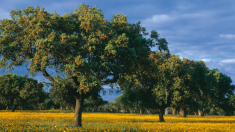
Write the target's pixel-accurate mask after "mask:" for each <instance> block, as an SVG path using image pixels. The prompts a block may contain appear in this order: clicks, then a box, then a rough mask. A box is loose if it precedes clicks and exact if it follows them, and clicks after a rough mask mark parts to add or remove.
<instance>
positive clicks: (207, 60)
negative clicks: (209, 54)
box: [200, 59, 211, 62]
mask: <svg viewBox="0 0 235 132" xmlns="http://www.w3.org/2000/svg"><path fill="white" fill-rule="evenodd" d="M200 60H202V61H204V62H209V61H211V59H200Z"/></svg>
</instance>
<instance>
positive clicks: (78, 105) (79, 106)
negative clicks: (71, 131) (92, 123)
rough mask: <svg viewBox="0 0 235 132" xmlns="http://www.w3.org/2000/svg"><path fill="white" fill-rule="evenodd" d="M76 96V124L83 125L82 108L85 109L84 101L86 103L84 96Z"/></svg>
mask: <svg viewBox="0 0 235 132" xmlns="http://www.w3.org/2000/svg"><path fill="white" fill-rule="evenodd" d="M75 98H76V106H75V111H74V122H73V123H74V125H75V126H77V127H82V110H83V103H84V98H83V97H82V96H81V94H80V97H75Z"/></svg>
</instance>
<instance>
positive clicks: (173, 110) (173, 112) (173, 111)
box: [171, 107, 176, 115]
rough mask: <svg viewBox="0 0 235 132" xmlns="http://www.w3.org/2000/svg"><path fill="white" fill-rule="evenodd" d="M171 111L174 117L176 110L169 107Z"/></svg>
mask: <svg viewBox="0 0 235 132" xmlns="http://www.w3.org/2000/svg"><path fill="white" fill-rule="evenodd" d="M171 111H172V115H175V113H176V108H175V107H171Z"/></svg>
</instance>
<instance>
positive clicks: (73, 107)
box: [72, 105, 75, 113]
mask: <svg viewBox="0 0 235 132" xmlns="http://www.w3.org/2000/svg"><path fill="white" fill-rule="evenodd" d="M72 109H73V113H74V111H75V106H74V105H73V106H72Z"/></svg>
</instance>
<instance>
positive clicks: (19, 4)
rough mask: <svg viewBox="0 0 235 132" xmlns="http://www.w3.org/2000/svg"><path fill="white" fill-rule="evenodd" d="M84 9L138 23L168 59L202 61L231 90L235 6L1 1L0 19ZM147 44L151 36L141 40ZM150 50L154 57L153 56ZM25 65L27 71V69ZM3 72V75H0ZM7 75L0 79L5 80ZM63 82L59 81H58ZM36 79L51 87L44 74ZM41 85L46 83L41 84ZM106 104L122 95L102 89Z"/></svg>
mask: <svg viewBox="0 0 235 132" xmlns="http://www.w3.org/2000/svg"><path fill="white" fill-rule="evenodd" d="M82 3H85V5H89V7H93V6H95V5H96V8H100V9H101V12H102V13H103V14H104V18H105V19H106V20H109V21H111V19H112V15H113V14H115V15H116V14H122V13H123V15H126V16H127V21H128V22H129V23H137V22H138V21H140V22H141V26H142V27H145V28H146V30H147V32H148V33H151V31H152V30H156V31H157V32H158V33H159V34H160V37H161V38H165V39H166V40H167V42H168V47H169V49H170V53H171V54H175V55H179V56H180V57H181V58H183V57H184V58H188V59H190V60H195V61H199V60H203V61H204V62H205V64H206V65H207V66H208V67H209V68H210V69H214V68H217V69H218V70H219V71H220V72H223V73H225V74H227V75H228V76H229V77H231V79H232V80H233V82H232V84H235V83H234V81H235V68H234V67H235V52H234V51H235V26H234V22H235V8H234V7H235V1H234V0H213V1H212V0H207V1H205V0H197V1H193V2H192V1H188V0H170V1H166V0H145V1H143V0H128V1H127V0H118V1H112V0H99V1H98V0H50V1H49V0H40V1H39V0H20V1H19V0H1V4H0V12H1V14H0V19H1V20H2V19H5V18H7V19H12V18H11V17H10V11H11V10H16V9H17V8H18V9H19V10H22V9H23V8H24V9H26V8H27V7H29V6H32V7H34V8H35V7H36V6H37V5H38V6H39V7H40V8H41V7H44V9H45V11H47V12H49V13H54V11H55V10H56V13H58V14H59V15H60V16H62V15H64V13H67V14H69V13H70V12H71V13H74V9H78V6H80V5H81V4H82ZM144 37H145V38H150V36H144ZM156 50H157V47H153V48H152V51H156ZM28 66H29V64H28V65H27V67H28ZM0 70H2V69H0ZM47 70H48V72H49V74H50V75H51V76H53V77H55V76H56V73H55V70H53V69H49V68H47ZM7 73H8V72H7V70H6V71H5V72H4V73H3V74H2V73H1V72H0V76H1V75H5V74H7ZM10 73H15V74H17V75H19V76H21V75H25V74H26V73H27V74H28V75H29V77H31V76H30V74H29V73H28V72H27V68H26V67H25V64H24V65H23V66H21V67H14V70H13V71H11V72H10ZM60 77H63V76H60ZM34 79H37V80H38V82H41V81H45V82H49V80H47V79H46V78H45V77H44V76H43V75H42V73H40V72H39V73H37V74H36V76H35V77H34ZM43 79H44V80H43ZM103 87H104V89H105V90H106V91H107V92H106V95H105V96H103V94H102V93H100V95H101V96H102V98H103V99H104V100H107V101H109V102H114V101H115V98H116V97H117V96H118V95H120V94H121V93H118V94H117V93H116V92H113V94H112V95H109V94H108V90H109V88H110V87H109V85H104V86H103Z"/></svg>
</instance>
